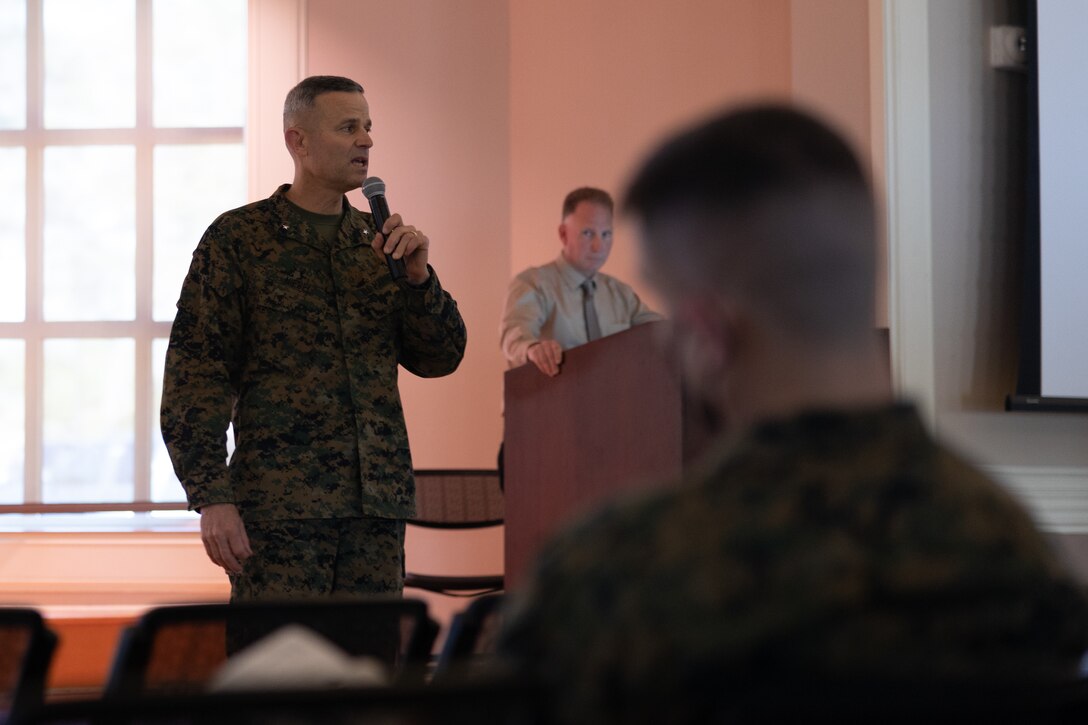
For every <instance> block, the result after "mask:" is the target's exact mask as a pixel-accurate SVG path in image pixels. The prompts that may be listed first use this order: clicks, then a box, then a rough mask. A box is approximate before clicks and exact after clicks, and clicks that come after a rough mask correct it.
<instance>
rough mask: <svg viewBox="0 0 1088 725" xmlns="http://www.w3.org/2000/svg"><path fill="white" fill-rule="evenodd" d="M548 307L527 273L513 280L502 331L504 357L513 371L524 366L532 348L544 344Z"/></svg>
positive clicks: (508, 291) (507, 293)
mask: <svg viewBox="0 0 1088 725" xmlns="http://www.w3.org/2000/svg"><path fill="white" fill-rule="evenodd" d="M546 305H547V302H546V300H545V297H544V295H543V294H542V293H541V290H540V288H539V287H538V286H537V285H535V284H534V283H533V281H532V279H531V277H530V276H529V275H528V274H527V273H524V272H523V273H522V274H519V275H518V276H517V277H515V278H514V279H513V280H511V282H510V286H509V287H508V288H507V291H506V304H505V306H504V308H503V313H502V325H501V326H500V330H499V335H500V344H501V345H502V353H503V355H504V356H505V357H506V362H507V363H508V364H509V365H510V367H518V366H519V365H524V364H525V362H526V361H527V360H528V359H529V358H528V353H529V347H530V346H531V345H532V344H533V343H536V342H539V341H540V330H541V328H542V327H543V326H544V321H545V320H547V318H548V309H547V307H546Z"/></svg>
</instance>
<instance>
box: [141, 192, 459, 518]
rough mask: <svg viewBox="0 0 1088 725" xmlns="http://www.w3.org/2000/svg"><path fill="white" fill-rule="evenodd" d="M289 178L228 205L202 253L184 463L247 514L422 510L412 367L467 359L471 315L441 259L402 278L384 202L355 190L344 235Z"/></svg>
mask: <svg viewBox="0 0 1088 725" xmlns="http://www.w3.org/2000/svg"><path fill="white" fill-rule="evenodd" d="M288 188H289V185H285V186H282V187H280V189H279V190H277V191H276V193H275V194H273V195H272V196H271V197H270V198H269V199H265V200H262V201H258V202H255V203H253V204H250V205H248V206H244V207H242V208H240V209H236V210H234V211H230V212H227V213H226V214H223V215H222V216H220V217H219V218H218V219H217V220H216V221H215V222H214V223H213V224H212V225H211V227H209V228H208V230H207V232H205V234H204V237H203V239H201V241H200V244H199V245H198V246H197V249H196V251H195V252H194V254H193V262H192V266H191V267H190V269H189V274H188V276H187V277H186V279H185V283H184V285H183V287H182V291H181V298H180V300H179V301H178V312H177V317H176V318H175V320H174V326H173V328H172V330H171V333H170V346H169V349H168V352H167V358H166V372H165V377H164V381H163V396H162V411H161V413H162V415H161V423H162V433H163V439H164V440H165V442H166V447H167V449H168V450H169V452H170V457H171V460H172V461H173V464H174V470H175V471H176V472H177V475H178V478H179V479H180V480H181V482H182V484H183V485H184V487H185V492H186V494H187V496H188V500H189V506H190V508H193V509H199V508H200V507H202V506H206V505H208V504H212V503H223V502H233V503H235V504H236V505H237V506H238V507H239V509H240V511H241V513H242V516H243V519H244V520H245V521H246V522H247V523H248V522H251V521H261V520H277V519H308V518H340V517H359V516H368V517H379V518H392V519H404V518H407V517H410V516H411V515H412V513H413V509H414V505H415V504H414V497H415V484H414V481H413V478H412V461H411V455H410V453H409V450H408V434H407V430H406V428H405V423H404V414H403V412H402V409H401V402H400V394H399V392H398V389H397V366H398V364H399V365H401V366H403V367H404V368H405V369H407V370H409V371H410V372H412V373H415V374H416V375H420V376H423V377H436V376H440V375H446V374H449V373H451V372H453V371H454V370H455V369H456V368H457V366H458V364H459V363H460V361H461V358H462V356H463V354H464V349H465V325H464V322H463V321H462V319H461V315H460V313H459V312H458V310H457V304H456V303H455V302H454V300H453V298H452V297H450V295H449V294H448V293H446V292H445V291H444V290H443V289H442V287H441V285H440V284H439V281H438V278H437V276H436V275H435V274H434V271H433V270H432V271H431V277H430V281H429V282H428V284H427V285H426V286H425V287H424V288H422V289H412V288H409V287H405V286H400V285H398V284H396V283H395V282H393V281H392V279H391V278H390V275H389V271H388V268H387V266H386V263H385V260H384V259H383V258H382V257H381V256H380V255H378V254H377V253H376V252H375V251H374V250H373V249H372V248H371V246H370V244H371V241H372V240H373V238H374V233H375V230H374V225H373V222H372V220H371V217H370V215H369V214H367V213H365V212H361V211H359V210H357V209H354V208H352V207H350V205H348V202H347V200H346V199H345V200H344V206H345V210H346V213H345V214H344V219H343V221H342V223H341V227H340V233H339V238H338V239H337V241H336V244H335V245H334V246H333V247H332V248H330V247H329V245H328V244H326V243H324V242H322V241H321V237H320V235H319V233H318V232H317V230H316V229H315V228H314V227H313V226H312V225H311V224H310V223H308V222H305V221H303V220H301V219H300V218H298V216H297V215H295V214H293V213H292V211H291V209H292V207H291V205H290V203H289V202H288V201H287V200H286V198H285V197H284V195H283V194H284V192H285V191H286V190H287V189H288ZM231 421H233V423H234V431H235V444H236V449H235V451H234V454H233V458H232V460H231V462H230V466H229V468H228V466H227V464H226V448H225V442H226V430H227V424H228V423H229V422H231Z"/></svg>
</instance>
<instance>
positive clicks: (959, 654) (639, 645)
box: [501, 406, 1088, 723]
mask: <svg viewBox="0 0 1088 725" xmlns="http://www.w3.org/2000/svg"><path fill="white" fill-rule="evenodd" d="M1086 622H1088V617H1086V610H1085V602H1084V600H1083V598H1082V596H1081V594H1080V592H1079V591H1078V590H1077V588H1076V586H1075V585H1074V584H1073V582H1072V581H1071V579H1070V578H1069V577H1068V576H1067V574H1066V573H1065V572H1064V571H1063V569H1062V567H1061V566H1060V565H1059V564H1058V562H1057V561H1056V560H1055V558H1054V556H1053V555H1052V552H1051V550H1050V549H1049V547H1048V544H1047V542H1046V541H1045V539H1044V538H1043V537H1042V536H1041V535H1040V534H1039V533H1038V532H1037V530H1036V529H1035V527H1034V526H1033V524H1032V522H1031V520H1030V519H1029V517H1028V516H1027V515H1026V514H1025V512H1024V511H1023V510H1022V509H1021V508H1020V506H1019V505H1017V504H1016V503H1015V502H1014V501H1013V500H1012V499H1011V498H1010V497H1009V496H1008V495H1006V494H1005V492H1004V491H1002V490H1001V489H999V488H998V486H997V485H996V484H994V483H992V482H991V481H990V480H989V479H988V478H986V477H985V476H984V475H983V474H982V473H980V472H979V471H977V470H975V469H974V468H972V467H971V466H969V465H968V464H966V463H965V462H963V461H962V460H960V459H959V458H958V457H956V456H955V455H953V454H952V453H950V452H949V451H948V450H946V449H945V448H943V447H941V446H940V445H938V444H937V443H935V442H934V441H933V440H932V438H931V437H930V436H929V435H928V434H927V433H926V431H925V430H924V428H923V426H922V423H921V421H920V420H919V419H918V417H917V415H916V413H915V412H914V410H913V409H912V408H910V407H907V406H894V407H888V408H884V409H879V410H872V411H865V412H857V413H849V414H848V413H811V414H807V415H802V416H799V417H797V418H794V419H792V420H787V421H782V422H775V423H768V424H766V425H763V426H761V427H758V428H757V429H756V430H754V431H752V432H751V433H750V434H749V435H748V436H747V437H746V438H745V439H744V440H742V441H740V442H739V443H738V444H736V445H734V446H733V447H731V448H729V449H727V450H724V451H721V452H719V454H718V455H716V456H715V457H714V458H712V459H709V460H708V461H707V464H706V465H704V466H702V467H701V468H700V469H699V470H698V471H695V472H693V473H692V474H691V476H690V479H689V480H688V481H687V482H686V483H685V484H684V485H682V486H680V487H678V488H670V489H662V490H659V491H657V492H654V493H651V494H648V495H645V496H641V497H639V498H637V499H636V500H635V501H628V502H625V503H619V504H616V505H613V506H612V507H610V508H607V509H606V510H604V511H603V512H600V513H598V514H596V515H594V516H593V517H591V518H590V519H589V520H587V521H584V522H582V523H580V524H579V525H577V526H575V527H574V528H572V529H571V530H570V531H568V532H567V533H566V534H564V535H562V536H560V537H559V538H558V539H556V540H555V541H553V542H552V543H551V544H550V545H549V547H548V548H547V549H546V551H545V552H544V554H543V555H542V557H541V558H540V560H539V564H538V571H537V572H536V574H535V576H534V577H533V578H532V581H531V583H530V585H529V586H528V587H527V589H526V590H524V591H523V592H521V595H520V596H519V597H518V598H516V599H515V600H514V602H512V606H511V609H510V610H509V613H508V618H507V626H506V629H505V632H504V635H503V638H502V644H501V648H502V650H503V651H504V652H505V653H506V654H507V655H509V656H510V658H511V660H512V662H513V663H514V664H515V665H516V666H517V667H519V668H520V669H521V670H522V671H523V672H525V673H527V674H530V675H531V676H534V677H536V678H539V679H540V681H542V682H543V683H544V684H545V685H546V686H548V687H550V688H553V689H554V694H555V699H556V702H557V703H558V708H559V710H560V719H561V720H563V721H566V722H579V723H589V722H592V723H605V722H625V723H631V722H647V723H651V722H684V721H689V722H690V721H697V720H698V719H697V718H692V719H688V718H687V717H685V713H691V712H705V711H709V710H713V708H714V707H716V706H720V705H721V703H723V702H727V701H728V699H729V698H730V694H729V692H730V686H731V685H735V684H736V683H737V682H744V681H745V680H746V679H747V680H749V681H750V680H751V679H752V678H755V679H756V680H759V681H760V682H762V683H764V684H771V686H772V687H773V686H774V683H779V684H781V683H784V682H787V681H789V677H787V675H789V674H790V673H793V676H794V677H798V676H799V677H800V678H802V679H804V678H809V679H811V678H812V677H814V676H817V675H821V676H827V677H836V676H845V677H850V676H855V677H856V676H860V677H885V676H886V677H889V678H895V677H903V678H924V677H929V676H947V677H954V676H957V675H965V676H980V675H981V676H987V675H994V676H999V675H1009V676H1014V677H1017V678H1020V681H1023V680H1024V679H1025V678H1030V677H1032V676H1039V677H1050V676H1062V677H1068V676H1070V675H1072V674H1073V673H1074V672H1075V668H1076V663H1077V661H1078V659H1079V656H1080V655H1081V653H1083V652H1084V651H1085V649H1086V648H1088V625H1086ZM734 692H736V690H734Z"/></svg>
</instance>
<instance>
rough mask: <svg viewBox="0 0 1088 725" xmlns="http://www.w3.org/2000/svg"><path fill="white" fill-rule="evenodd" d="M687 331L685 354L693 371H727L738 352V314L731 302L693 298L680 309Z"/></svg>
mask: <svg viewBox="0 0 1088 725" xmlns="http://www.w3.org/2000/svg"><path fill="white" fill-rule="evenodd" d="M676 319H677V322H678V323H679V324H680V326H681V327H682V329H683V330H684V331H685V334H684V337H685V338H686V340H685V341H684V348H685V349H684V350H683V354H684V356H685V358H686V365H687V367H688V369H689V370H691V371H693V372H694V371H698V372H697V374H698V375H699V376H700V377H702V376H706V377H718V376H720V375H722V374H723V373H725V372H726V371H727V370H728V369H729V367H730V365H731V363H732V360H733V356H734V354H735V352H736V351H735V349H734V348H735V343H736V339H737V316H736V312H735V311H734V310H732V309H731V307H730V306H729V305H728V303H726V302H724V301H723V300H721V299H717V298H711V297H696V298H692V299H689V300H688V301H687V302H685V303H683V304H682V305H681V306H680V307H679V308H678V309H677V310H676Z"/></svg>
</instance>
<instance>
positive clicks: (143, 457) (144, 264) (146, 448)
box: [133, 0, 155, 501]
mask: <svg viewBox="0 0 1088 725" xmlns="http://www.w3.org/2000/svg"><path fill="white" fill-rule="evenodd" d="M151 8H152V3H151V0H139V1H138V2H137V4H136V269H135V270H134V272H135V274H136V361H135V363H136V368H135V371H136V376H135V380H134V381H133V384H134V385H135V386H136V388H135V393H136V394H135V396H134V401H135V405H136V410H135V412H134V416H133V424H134V425H135V427H136V430H135V431H134V434H135V435H134V438H133V455H134V458H135V460H134V461H133V466H134V467H133V488H134V489H135V490H134V491H133V498H134V500H136V501H150V500H151V439H150V436H149V435H148V431H150V430H151V379H152V375H151V327H152V325H151V316H152V311H151V307H152V278H153V276H154V267H153V265H154V260H153V258H152V257H153V253H154V251H153V248H154V245H153V234H154V220H153V218H152V214H153V211H152V208H153V206H154V198H155V197H154V188H153V185H154V183H155V174H154V171H155V168H154V154H155V147H154V130H153V129H152V118H151V116H152V110H151V109H152V105H151V104H152V67H151V65H152V48H151V44H152V42H153V41H152V22H151V20H152V19H151V12H152V10H151Z"/></svg>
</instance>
